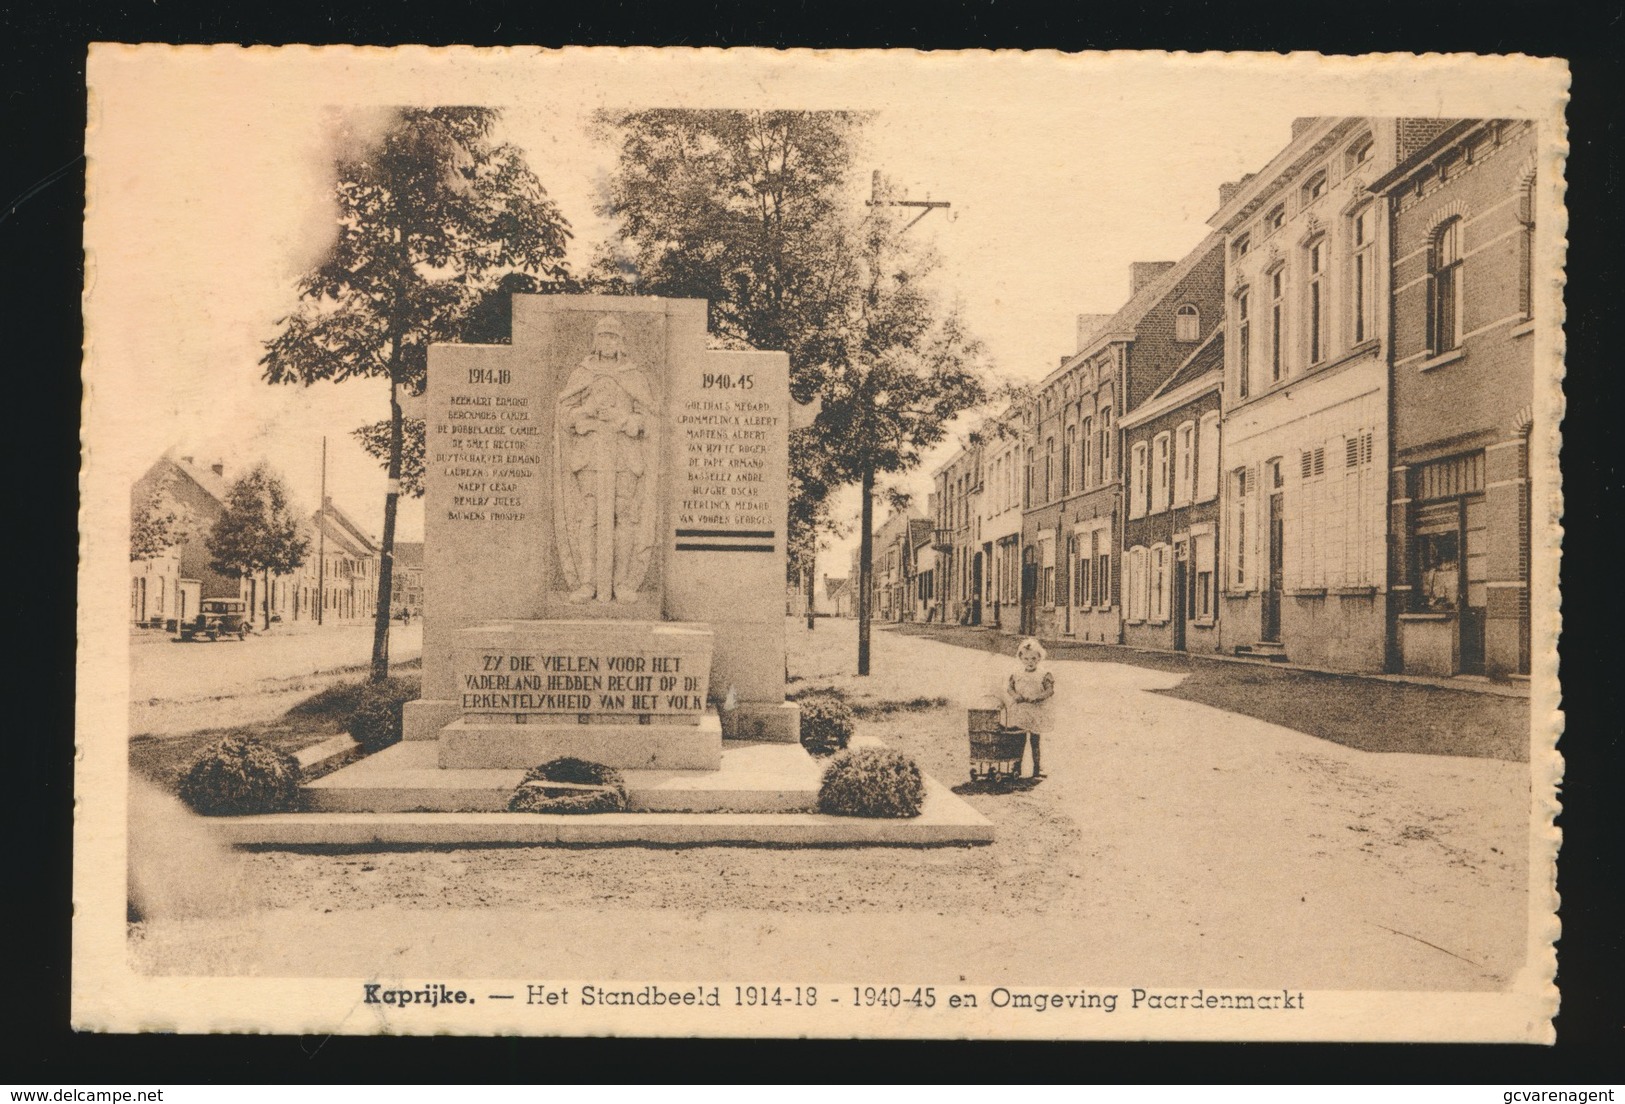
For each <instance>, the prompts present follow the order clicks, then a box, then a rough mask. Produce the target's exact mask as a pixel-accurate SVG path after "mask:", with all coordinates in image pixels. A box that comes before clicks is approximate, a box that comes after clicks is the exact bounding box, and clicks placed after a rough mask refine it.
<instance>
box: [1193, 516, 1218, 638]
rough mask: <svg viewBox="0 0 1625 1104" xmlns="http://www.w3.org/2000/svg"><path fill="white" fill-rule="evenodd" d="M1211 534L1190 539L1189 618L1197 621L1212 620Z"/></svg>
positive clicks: (1201, 534)
mask: <svg viewBox="0 0 1625 1104" xmlns="http://www.w3.org/2000/svg"><path fill="white" fill-rule="evenodd" d="M1213 554H1214V547H1213V534H1212V533H1211V532H1207V533H1196V534H1193V535H1192V537H1191V559H1192V564H1191V573H1192V586H1191V617H1192V618H1194V619H1195V620H1197V621H1209V622H1211V621H1212V620H1213V611H1214V605H1213V598H1214V596H1213V566H1214V559H1213Z"/></svg>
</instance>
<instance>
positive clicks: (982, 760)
mask: <svg viewBox="0 0 1625 1104" xmlns="http://www.w3.org/2000/svg"><path fill="white" fill-rule="evenodd" d="M965 727H966V728H967V729H968V730H969V732H970V780H971V781H972V782H1001V781H1005V780H1007V779H1012V778H1016V777H1019V776H1020V774H1021V757H1022V754H1023V753H1025V752H1026V750H1027V730H1026V729H1024V728H1011V727H1010V726H1008V725H1006V724H1005V723H1004V710H1003V709H969V710H966V724H965Z"/></svg>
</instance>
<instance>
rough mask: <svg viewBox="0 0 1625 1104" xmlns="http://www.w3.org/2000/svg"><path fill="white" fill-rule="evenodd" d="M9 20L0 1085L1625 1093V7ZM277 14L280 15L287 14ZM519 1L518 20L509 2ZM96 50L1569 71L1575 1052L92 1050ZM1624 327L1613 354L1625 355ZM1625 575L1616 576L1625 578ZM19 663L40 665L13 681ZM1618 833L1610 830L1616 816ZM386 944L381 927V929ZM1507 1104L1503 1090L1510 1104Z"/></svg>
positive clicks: (531, 1044)
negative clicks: (85, 771) (87, 427)
mask: <svg viewBox="0 0 1625 1104" xmlns="http://www.w3.org/2000/svg"><path fill="white" fill-rule="evenodd" d="M227 7H228V5H219V4H210V5H207V6H205V5H198V4H180V5H177V4H171V3H158V2H153V0H138V2H131V3H116V4H105V5H102V8H103V10H101V11H99V12H95V13H93V14H86V13H80V12H73V11H53V10H51V5H49V4H41V3H34V4H28V3H18V2H16V0H13V3H12V4H11V5H10V7H9V9H8V8H6V7H5V6H0V127H3V128H4V130H3V136H0V202H4V203H5V204H6V207H5V208H4V209H0V281H3V282H4V286H3V292H0V372H4V374H5V376H6V377H9V378H8V384H9V386H7V387H6V389H5V392H4V394H5V398H4V399H3V400H0V408H4V409H6V410H7V411H8V413H9V414H10V416H9V417H8V418H7V419H6V421H5V426H6V433H5V437H6V439H7V456H8V461H9V463H8V465H7V466H8V469H9V479H8V481H7V495H6V498H7V506H8V508H7V509H6V511H5V513H4V515H0V516H3V517H4V518H6V519H7V520H9V521H10V534H9V539H8V540H6V541H5V542H4V543H5V546H6V549H7V552H8V555H9V557H10V559H11V562H12V567H11V570H10V571H8V572H7V573H6V575H5V576H4V577H3V579H4V583H3V584H0V623H4V624H5V627H6V628H7V629H9V630H10V631H9V632H7V633H6V634H5V635H4V636H0V640H3V641H4V645H3V647H4V648H5V650H6V651H7V652H8V653H9V654H10V655H11V656H13V657H15V660H20V661H21V662H20V663H17V662H13V663H12V664H11V665H9V666H8V669H7V674H8V678H7V680H6V683H7V686H8V694H7V699H6V706H7V708H5V710H4V712H3V713H0V718H4V720H0V733H3V736H0V739H3V742H4V748H5V756H6V760H5V761H6V764H7V769H6V770H5V773H4V774H3V775H0V793H3V794H4V796H5V799H6V800H4V801H3V802H0V805H3V807H4V808H5V810H6V813H7V819H8V824H7V829H8V835H7V837H6V840H5V843H4V854H5V856H6V863H5V869H6V872H7V873H6V890H7V892H6V894H5V900H6V906H5V911H6V912H7V913H8V914H9V915H8V917H7V920H8V923H7V924H6V929H7V931H8V932H9V934H8V935H7V936H6V937H5V939H4V942H3V943H0V946H3V947H5V948H6V950H7V951H9V952H10V953H9V954H7V955H5V956H4V958H0V963H3V965H0V1006H3V1007H4V1009H5V1015H6V1019H7V1020H8V1021H10V1022H9V1025H8V1027H7V1029H6V1030H7V1034H6V1036H5V1037H4V1041H3V1042H0V1053H3V1054H4V1055H5V1056H6V1060H5V1068H3V1069H0V1081H9V1082H11V1083H12V1084H14V1085H17V1086H20V1087H26V1086H29V1085H36V1086H38V1087H42V1088H43V1087H60V1086H70V1085H81V1086H83V1085H90V1084H111V1083H118V1084H123V1085H127V1086H131V1087H139V1086H140V1085H142V1084H148V1085H150V1084H156V1083H179V1084H188V1083H199V1082H204V1083H207V1082H217V1083H224V1084H231V1083H240V1082H271V1083H289V1084H294V1083H302V1082H315V1083H334V1082H338V1083H342V1082H382V1083H396V1082H423V1083H435V1082H445V1081H450V1082H464V1081H492V1082H519V1083H534V1082H570V1081H579V1080H587V1081H593V1080H600V1079H602V1080H610V1081H627V1080H633V1081H635V1080H639V1079H649V1080H656V1081H661V1082H676V1083H684V1082H696V1081H698V1082H713V1081H732V1082H740V1081H761V1082H780V1081H851V1080H863V1081H905V1082H907V1081H927V1082H976V1081H989V1080H991V1081H1082V1082H1085V1083H1089V1082H1102V1083H1138V1082H1144V1083H1167V1082H1174V1083H1179V1082H1190V1083H1226V1082H1303V1083H1320V1082H1354V1083H1371V1082H1376V1083H1384V1082H1421V1083H1501V1084H1506V1085H1508V1086H1518V1085H1524V1086H1538V1085H1542V1084H1546V1085H1549V1084H1556V1083H1598V1082H1618V1081H1619V1080H1620V1074H1621V1066H1622V1063H1621V1061H1620V1059H1619V1058H1618V1053H1619V1052H1620V1051H1621V1050H1625V1032H1622V1028H1625V1013H1622V1002H1621V993H1620V990H1621V985H1622V980H1625V979H1622V977H1621V970H1620V944H1621V931H1622V928H1625V914H1622V909H1621V901H1620V883H1621V882H1622V881H1625V866H1622V864H1621V862H1620V850H1619V847H1618V835H1619V825H1618V823H1617V818H1616V817H1614V816H1613V815H1612V813H1613V810H1614V809H1615V807H1616V803H1617V801H1616V793H1615V790H1616V788H1617V787H1618V786H1620V784H1621V780H1622V773H1621V771H1620V730H1621V727H1622V725H1621V710H1620V708H1619V705H1620V703H1619V685H1620V682H1621V681H1622V680H1621V675H1620V670H1619V662H1618V650H1617V647H1616V644H1617V641H1618V639H1619V635H1620V633H1621V631H1622V630H1625V624H1622V623H1621V622H1620V619H1619V616H1618V615H1619V613H1620V600H1619V593H1620V590H1621V580H1620V571H1619V570H1618V566H1617V561H1618V560H1619V553H1618V546H1615V545H1613V543H1612V538H1611V537H1610V534H1614V533H1617V532H1618V531H1619V530H1620V528H1621V527H1620V526H1618V525H1616V524H1614V516H1615V515H1614V513H1613V511H1614V510H1615V509H1617V508H1619V505H1620V503H1619V498H1618V490H1619V470H1618V446H1617V444H1616V442H1617V441H1618V440H1619V433H1618V423H1619V413H1620V409H1621V408H1620V396H1619V382H1618V375H1619V372H1620V371H1621V369H1622V368H1625V356H1622V355H1621V354H1620V353H1619V352H1618V351H1617V349H1618V348H1619V347H1620V345H1621V344H1622V343H1621V342H1620V341H1619V340H1618V337H1617V333H1618V331H1617V328H1618V327H1619V326H1620V325H1621V323H1622V321H1625V319H1622V316H1621V311H1620V307H1619V302H1618V296H1619V277H1620V271H1619V249H1620V243H1621V242H1622V241H1625V232H1622V230H1625V228H1622V227H1621V225H1620V223H1621V220H1620V217H1619V210H1618V209H1619V207H1620V205H1621V202H1622V200H1625V196H1622V195H1621V191H1622V187H1625V177H1622V174H1621V150H1620V144H1619V141H1618V134H1617V130H1618V125H1619V123H1618V116H1619V114H1620V105H1621V103H1622V102H1625V95H1622V90H1621V82H1620V67H1621V62H1620V58H1621V55H1622V54H1625V36H1622V35H1621V27H1622V25H1625V9H1622V7H1621V4H1620V3H1618V2H1615V3H1611V4H1607V5H1581V4H1559V3H1555V2H1547V3H1541V4H1537V3H1528V2H1525V3H1485V4H1473V5H1466V4H1429V3H1417V2H1412V3H1405V4H1401V3H1344V4H1335V5H1332V4H1323V5H1306V4H1301V3H1300V4H1295V5H1291V6H1288V5H1284V4H1282V5H1269V6H1263V7H1248V6H1241V5H1237V4H1234V3H1225V4H1214V5H1201V4H1181V5H1172V4H1168V3H1157V4H1152V5H1147V4H1137V3H1129V4H1123V5H1119V6H1114V7H1110V8H1107V7H1106V6H1104V5H1098V4H1097V5H1084V4H1076V3H1074V4H1070V5H1066V6H1065V7H1064V8H1063V7H1061V6H1060V5H1057V6H1056V7H1054V8H1045V7H1042V6H1031V7H1029V6H1023V5H1020V4H1015V5H1012V4H1007V3H998V4H994V3H986V2H983V3H966V4H962V5H959V6H957V7H955V6H951V5H949V4H946V3H937V4H931V5H927V4H890V5H886V8H887V11H886V13H885V14H883V15H876V14H875V12H874V11H873V8H875V7H878V6H870V10H868V11H866V12H865V13H864V14H865V18H864V21H863V22H856V21H849V17H847V18H843V17H841V16H839V15H837V14H833V13H832V12H830V11H826V10H825V9H824V7H823V5H809V4H806V3H801V4H794V5H789V4H786V5H782V9H783V10H781V11H778V12H771V11H770V9H771V8H772V5H771V4H768V3H765V2H759V3H756V4H753V5H750V6H749V7H745V6H734V5H720V4H713V5H683V4H675V3H667V4H661V5H653V4H651V5H646V6H642V5H625V4H619V3H596V4H585V3H574V4H561V5H547V4H533V5H526V6H525V7H526V8H527V9H529V10H526V11H516V10H515V7H514V6H510V5H502V6H501V7H500V9H496V10H492V11H490V12H480V11H477V10H475V9H474V7H473V5H467V4H462V3H457V2H455V0H442V2H441V3H439V4H437V5H429V4H423V3H414V4H399V3H381V2H378V0H366V2H355V0H351V2H344V0H329V2H328V3H326V4H323V5H320V6H318V5H282V6H279V7H277V6H273V5H264V4H261V5H254V6H252V7H250V6H243V10H241V11H227V10H222V9H225V8H227ZM273 7H276V10H272V8H273ZM493 7H495V6H493ZM91 41H128V42H240V43H245V44H254V43H268V44H279V43H290V42H310V43H379V44H393V43H403V42H406V43H410V42H421V43H428V44H434V45H439V44H450V43H471V44H475V45H498V44H510V43H528V44H538V45H545V46H562V45H568V44H575V45H653V46H665V45H684V46H740V45H756V46H775V47H789V46H812V47H829V48H841V47H845V48H857V47H890V46H907V47H917V48H925V49H954V48H1059V49H1066V50H1084V49H1175V50H1268V51H1281V50H1321V51H1326V52H1334V53H1365V52H1373V51H1377V52H1383V51H1407V52H1410V51H1418V52H1428V51H1447V52H1475V53H1512V52H1522V53H1530V54H1538V55H1547V56H1559V57H1567V58H1569V59H1570V61H1571V64H1572V68H1573V78H1574V79H1573V88H1572V96H1573V99H1572V103H1571V105H1570V108H1569V112H1568V119H1569V125H1570V128H1571V129H1570V140H1571V144H1572V149H1571V152H1570V158H1569V162H1568V166H1567V178H1568V187H1569V191H1568V197H1567V202H1568V210H1569V216H1570V229H1569V254H1568V275H1569V287H1568V292H1567V296H1566V298H1567V306H1568V321H1567V327H1566V330H1567V339H1568V368H1567V371H1568V376H1567V380H1566V384H1565V388H1566V392H1567V395H1568V403H1569V410H1568V415H1567V418H1566V420H1565V423H1564V438H1565V441H1564V448H1563V469H1564V471H1563V476H1564V490H1565V494H1566V497H1567V503H1568V510H1567V513H1566V516H1565V519H1564V525H1565V528H1566V539H1565V554H1564V558H1563V582H1564V593H1565V595H1566V597H1567V602H1566V604H1565V610H1564V620H1565V629H1564V636H1563V645H1562V649H1561V650H1562V673H1563V683H1564V685H1565V687H1566V689H1567V695H1566V699H1565V703H1564V706H1565V709H1566V711H1567V717H1568V720H1567V735H1566V736H1565V737H1564V739H1563V741H1562V744H1561V751H1562V752H1563V754H1564V756H1565V758H1566V761H1567V775H1568V779H1569V780H1568V781H1567V782H1566V783H1565V784H1564V786H1563V791H1562V796H1563V802H1564V812H1563V815H1562V818H1561V820H1560V824H1561V826H1562V828H1563V830H1564V835H1565V841H1564V846H1563V852H1562V857H1561V861H1560V864H1559V889H1560V892H1561V893H1562V896H1563V906H1562V920H1563V928H1564V933H1563V938H1562V941H1561V943H1560V944H1559V950H1558V954H1559V978H1558V980H1559V984H1560V985H1561V988H1562V1000H1563V1006H1562V1011H1561V1014H1560V1015H1559V1017H1558V1020H1557V1035H1558V1043H1557V1045H1556V1046H1555V1047H1549V1048H1547V1047H1527V1046H1523V1047H1514V1046H1431V1045H1430V1046H1422V1045H1411V1046H1371V1045H1344V1046H1329V1045H1328V1046H1321V1045H1269V1044H1249V1045H1228V1046H1221V1045H1200V1044H1019V1043H1010V1044H959V1043H854V1042H806V1041H763V1042H743V1041H741V1042H708V1041H698V1042H688V1041H626V1040H564V1041H559V1040H515V1039H450V1038H436V1039H399V1038H332V1039H322V1038H294V1037H282V1038H270V1037H241V1036H236V1037H195V1036H194V1037H181V1036H96V1035H75V1034H74V1033H72V1032H71V1031H69V1029H68V1027H67V1024H68V981H69V962H70V925H71V918H72V904H71V885H70V880H69V863H70V852H69V841H70V839H71V831H72V780H73V779H72V733H73V686H74V676H73V654H74V644H75V631H74V621H73V615H74V588H75V571H76V567H77V560H76V556H77V551H76V528H77V518H76V512H77V502H78V499H77V480H78V472H79V442H78V404H79V399H80V391H79V376H78V370H79V364H80V355H81V352H80V347H81V337H82V331H81V327H80V315H79V296H80V291H81V287H82V267H81V261H82V253H81V234H80V231H81V218H82V212H83V202H84V172H83V161H82V159H81V153H82V150H83V131H84V102H85V101H84V97H85V89H84V60H85V48H86V45H87V43H89V42H91ZM1608 333H1614V334H1616V340H1615V341H1614V342H1613V344H1612V347H1611V348H1610V349H1609V351H1608V353H1606V354H1605V352H1604V344H1603V338H1604V335H1605V334H1608ZM1610 567H1611V568H1612V570H1609V568H1610ZM12 672H15V674H12ZM1610 824H1612V825H1614V827H1613V828H1609V825H1610ZM357 921H358V923H365V917H364V916H358V918H357ZM1486 1099H1490V1096H1486Z"/></svg>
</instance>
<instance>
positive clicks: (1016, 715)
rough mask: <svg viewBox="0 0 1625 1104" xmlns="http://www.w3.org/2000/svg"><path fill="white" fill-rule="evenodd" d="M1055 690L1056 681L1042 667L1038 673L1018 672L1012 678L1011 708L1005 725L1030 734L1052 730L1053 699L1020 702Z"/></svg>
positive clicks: (1007, 713) (1010, 687)
mask: <svg viewBox="0 0 1625 1104" xmlns="http://www.w3.org/2000/svg"><path fill="white" fill-rule="evenodd" d="M1054 689H1055V679H1054V678H1053V677H1052V676H1051V675H1050V673H1049V672H1048V671H1046V670H1045V669H1044V668H1042V667H1040V668H1038V669H1037V670H1036V671H1017V672H1016V673H1015V674H1013V675H1011V676H1010V684H1009V691H1010V708H1009V710H1008V711H1007V712H1006V714H1005V724H1007V725H1009V726H1011V727H1012V728H1024V729H1026V730H1027V731H1028V732H1038V733H1044V732H1048V731H1049V730H1050V723H1049V719H1050V702H1052V701H1054V700H1055V699H1054V698H1053V697H1048V698H1045V699H1044V700H1043V701H1040V702H1034V701H1020V700H1018V699H1020V698H1035V697H1037V696H1039V695H1040V694H1042V693H1044V692H1045V691H1053V690H1054Z"/></svg>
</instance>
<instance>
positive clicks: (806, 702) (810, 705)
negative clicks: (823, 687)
mask: <svg viewBox="0 0 1625 1104" xmlns="http://www.w3.org/2000/svg"><path fill="white" fill-rule="evenodd" d="M796 704H798V705H800V706H801V746H802V747H804V748H806V749H807V750H808V751H810V752H812V754H814V755H834V754H835V753H836V752H837V751H840V750H842V749H843V748H845V747H846V745H847V743H848V742H849V741H850V740H851V739H852V707H851V706H849V705H847V704H846V703H845V702H844V701H842V700H841V699H840V698H836V697H832V696H829V695H825V694H809V695H808V696H807V697H805V698H802V699H801V700H800V701H799V702H797V703H796Z"/></svg>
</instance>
